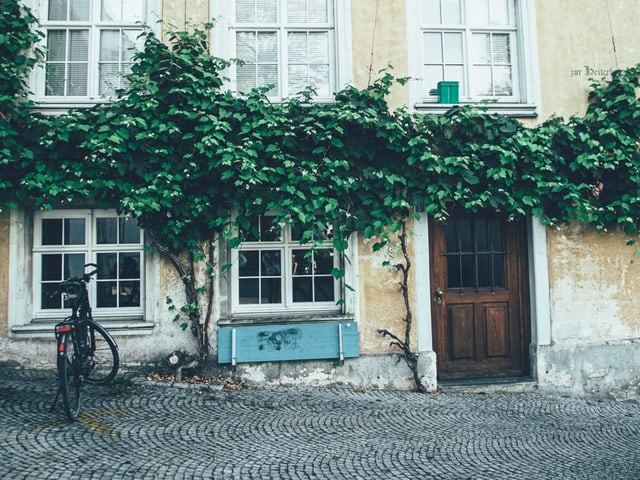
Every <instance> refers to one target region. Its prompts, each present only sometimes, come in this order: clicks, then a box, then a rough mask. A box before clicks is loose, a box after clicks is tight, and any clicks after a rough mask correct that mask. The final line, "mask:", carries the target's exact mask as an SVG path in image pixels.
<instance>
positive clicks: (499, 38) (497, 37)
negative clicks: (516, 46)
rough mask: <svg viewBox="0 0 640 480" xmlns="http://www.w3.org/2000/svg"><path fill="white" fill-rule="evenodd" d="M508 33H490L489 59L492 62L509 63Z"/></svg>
mask: <svg viewBox="0 0 640 480" xmlns="http://www.w3.org/2000/svg"><path fill="white" fill-rule="evenodd" d="M509 39H510V36H509V34H496V33H494V34H493V35H491V60H492V63H494V64H495V63H511V47H510V45H509Z"/></svg>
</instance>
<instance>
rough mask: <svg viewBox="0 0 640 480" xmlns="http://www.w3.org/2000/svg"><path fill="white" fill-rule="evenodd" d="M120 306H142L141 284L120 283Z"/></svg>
mask: <svg viewBox="0 0 640 480" xmlns="http://www.w3.org/2000/svg"><path fill="white" fill-rule="evenodd" d="M118 306H120V307H139V306H140V282H132V281H129V282H120V288H119V289H118Z"/></svg>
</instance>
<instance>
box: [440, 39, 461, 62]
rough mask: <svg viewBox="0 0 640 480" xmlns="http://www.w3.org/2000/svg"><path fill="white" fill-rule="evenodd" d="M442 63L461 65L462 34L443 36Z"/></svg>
mask: <svg viewBox="0 0 640 480" xmlns="http://www.w3.org/2000/svg"><path fill="white" fill-rule="evenodd" d="M444 61H445V63H460V64H461V63H463V55H462V34H461V33H445V34H444Z"/></svg>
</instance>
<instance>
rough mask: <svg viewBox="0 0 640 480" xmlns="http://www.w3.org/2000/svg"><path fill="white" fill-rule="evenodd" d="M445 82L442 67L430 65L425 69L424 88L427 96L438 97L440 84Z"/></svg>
mask: <svg viewBox="0 0 640 480" xmlns="http://www.w3.org/2000/svg"><path fill="white" fill-rule="evenodd" d="M442 80H444V72H443V67H442V65H428V66H426V67H425V68H424V86H425V94H426V95H437V94H438V91H437V88H438V82H440V81H442Z"/></svg>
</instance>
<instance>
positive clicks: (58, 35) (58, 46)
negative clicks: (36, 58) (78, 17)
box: [47, 30, 67, 62]
mask: <svg viewBox="0 0 640 480" xmlns="http://www.w3.org/2000/svg"><path fill="white" fill-rule="evenodd" d="M66 48H67V31H66V30H49V31H48V32H47V61H48V62H64V61H65V60H66Z"/></svg>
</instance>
